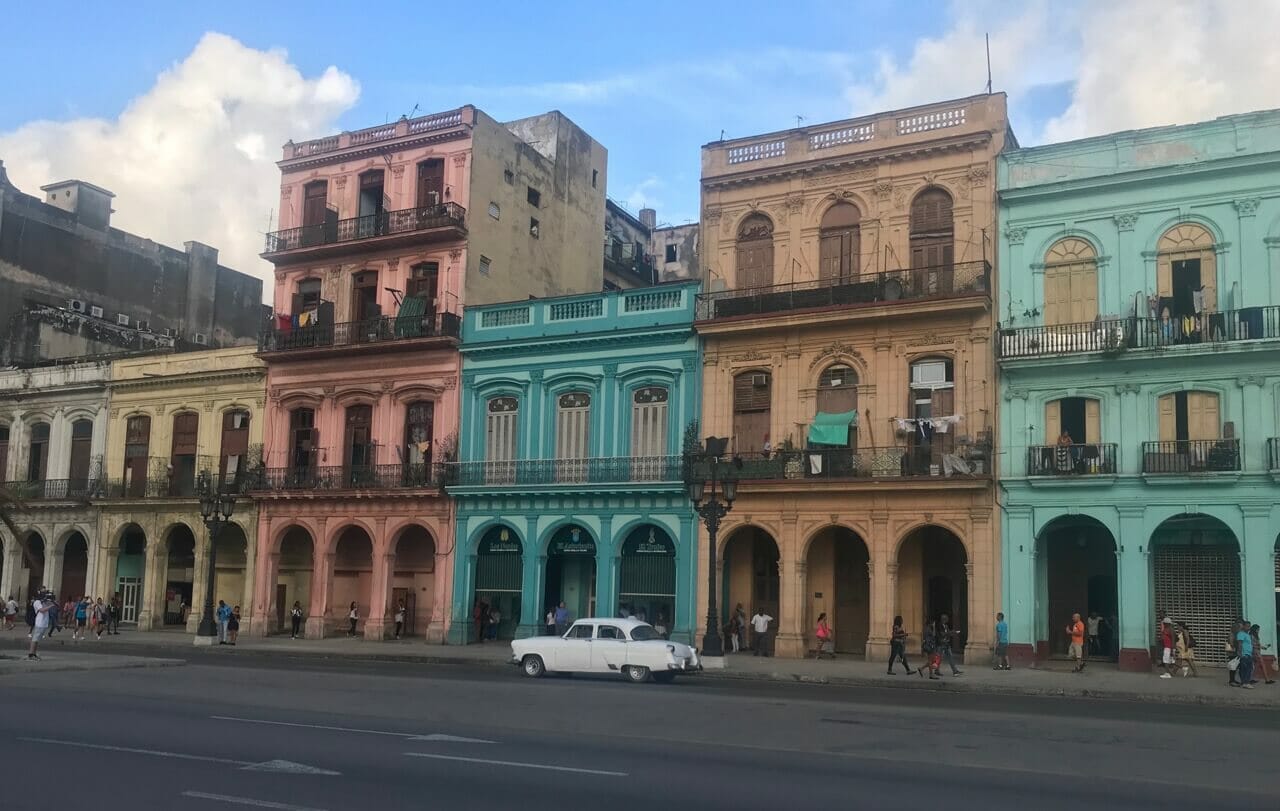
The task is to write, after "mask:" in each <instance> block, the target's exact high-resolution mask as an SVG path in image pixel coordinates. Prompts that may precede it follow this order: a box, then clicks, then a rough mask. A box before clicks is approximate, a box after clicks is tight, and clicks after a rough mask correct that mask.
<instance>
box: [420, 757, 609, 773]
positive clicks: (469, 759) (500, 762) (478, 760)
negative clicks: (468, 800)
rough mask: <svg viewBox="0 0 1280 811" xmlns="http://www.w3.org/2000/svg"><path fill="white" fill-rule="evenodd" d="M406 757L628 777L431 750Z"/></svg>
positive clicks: (590, 770) (594, 770)
mask: <svg viewBox="0 0 1280 811" xmlns="http://www.w3.org/2000/svg"><path fill="white" fill-rule="evenodd" d="M401 754H404V755H406V756H408V757H424V758H431V759H432V760H459V761H462V762H464V763H483V764H485V765H486V766H514V767H516V768H520V769H542V770H544V771H549V772H573V773H574V774H598V775H602V776H604V777H630V775H629V774H628V773H627V772H609V771H603V770H601V769H575V768H573V767H572V766H551V765H548V764H546V763H521V762H520V761H516V760H487V759H485V758H478V757H458V756H456V755H437V754H434V753H431V752H402V753H401Z"/></svg>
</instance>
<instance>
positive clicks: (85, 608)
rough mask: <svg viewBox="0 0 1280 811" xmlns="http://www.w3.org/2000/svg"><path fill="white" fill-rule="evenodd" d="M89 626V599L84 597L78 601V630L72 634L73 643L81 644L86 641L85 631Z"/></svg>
mask: <svg viewBox="0 0 1280 811" xmlns="http://www.w3.org/2000/svg"><path fill="white" fill-rule="evenodd" d="M88 625H89V598H88V597H82V598H80V599H79V600H77V601H76V628H75V630H74V631H72V632H71V641H72V642H79V641H80V640H82V639H84V635H85V631H86V629H87V628H88Z"/></svg>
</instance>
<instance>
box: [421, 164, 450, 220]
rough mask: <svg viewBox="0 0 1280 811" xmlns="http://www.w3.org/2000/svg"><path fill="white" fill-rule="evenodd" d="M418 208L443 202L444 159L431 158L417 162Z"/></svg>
mask: <svg viewBox="0 0 1280 811" xmlns="http://www.w3.org/2000/svg"><path fill="white" fill-rule="evenodd" d="M417 200H418V208H430V207H431V206H438V205H440V204H441V203H443V202H444V160H443V159H441V158H431V159H429V160H425V161H423V162H422V163H420V164H418V198H417Z"/></svg>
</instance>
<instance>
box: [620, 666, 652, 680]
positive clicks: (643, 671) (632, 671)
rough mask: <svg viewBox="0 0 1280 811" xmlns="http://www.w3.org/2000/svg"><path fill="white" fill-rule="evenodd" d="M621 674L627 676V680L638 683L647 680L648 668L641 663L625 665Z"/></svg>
mask: <svg viewBox="0 0 1280 811" xmlns="http://www.w3.org/2000/svg"><path fill="white" fill-rule="evenodd" d="M622 675H624V676H626V677H627V681H629V682H633V683H635V684H639V683H640V682H643V681H648V680H649V668H647V667H644V666H642V665H627V666H626V667H625V668H624V669H623V671H622Z"/></svg>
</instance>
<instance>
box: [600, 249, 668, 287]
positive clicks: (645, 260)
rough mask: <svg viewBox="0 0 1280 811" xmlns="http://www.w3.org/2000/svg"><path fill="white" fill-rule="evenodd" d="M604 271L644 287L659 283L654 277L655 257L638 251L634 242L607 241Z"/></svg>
mask: <svg viewBox="0 0 1280 811" xmlns="http://www.w3.org/2000/svg"><path fill="white" fill-rule="evenodd" d="M604 269H605V272H606V273H612V274H614V275H616V276H622V277H624V278H630V279H633V280H634V281H636V282H638V283H640V284H644V285H652V284H654V283H656V281H657V280H656V279H655V277H654V270H653V257H652V256H649V255H648V254H646V253H643V252H639V251H637V250H636V245H635V243H632V242H622V241H621V240H617V239H606V240H605V241H604Z"/></svg>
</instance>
